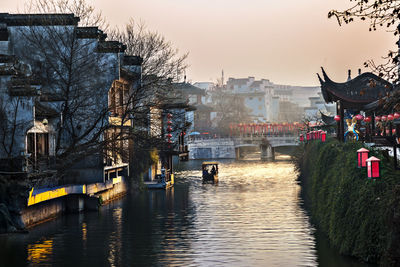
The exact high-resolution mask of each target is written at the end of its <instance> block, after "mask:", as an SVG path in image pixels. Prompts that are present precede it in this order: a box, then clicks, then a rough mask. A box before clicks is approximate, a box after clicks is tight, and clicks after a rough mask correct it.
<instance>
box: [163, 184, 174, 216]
mask: <svg viewBox="0 0 400 267" xmlns="http://www.w3.org/2000/svg"><path fill="white" fill-rule="evenodd" d="M174 190H175V189H174V187H171V188H169V189H167V190H165V197H166V203H167V209H168V212H173V211H174V194H175V191H174Z"/></svg>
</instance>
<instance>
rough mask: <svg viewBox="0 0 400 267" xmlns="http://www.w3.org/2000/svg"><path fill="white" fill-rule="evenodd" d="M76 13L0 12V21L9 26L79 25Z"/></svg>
mask: <svg viewBox="0 0 400 267" xmlns="http://www.w3.org/2000/svg"><path fill="white" fill-rule="evenodd" d="M78 22H79V18H78V17H75V15H74V14H8V13H2V14H0V23H6V24H7V26H56V25H61V26H63V25H78Z"/></svg>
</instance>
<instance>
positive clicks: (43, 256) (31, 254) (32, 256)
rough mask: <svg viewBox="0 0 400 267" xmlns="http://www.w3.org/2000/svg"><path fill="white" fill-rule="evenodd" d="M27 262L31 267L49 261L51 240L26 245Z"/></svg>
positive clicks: (51, 250) (51, 248)
mask: <svg viewBox="0 0 400 267" xmlns="http://www.w3.org/2000/svg"><path fill="white" fill-rule="evenodd" d="M27 250H28V259H27V260H28V261H29V262H30V263H32V264H33V265H37V264H43V263H46V262H48V261H49V259H50V257H51V256H52V254H53V240H52V239H48V240H43V241H40V242H38V243H36V244H28V248H27Z"/></svg>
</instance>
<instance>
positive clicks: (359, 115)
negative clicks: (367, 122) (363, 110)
mask: <svg viewBox="0 0 400 267" xmlns="http://www.w3.org/2000/svg"><path fill="white" fill-rule="evenodd" d="M356 119H357V120H358V121H361V120H363V119H364V116H363V115H361V114H357V115H356Z"/></svg>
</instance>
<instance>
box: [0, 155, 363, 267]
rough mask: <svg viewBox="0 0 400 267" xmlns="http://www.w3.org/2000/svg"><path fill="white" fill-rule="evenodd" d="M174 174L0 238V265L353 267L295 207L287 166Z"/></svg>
mask: <svg viewBox="0 0 400 267" xmlns="http://www.w3.org/2000/svg"><path fill="white" fill-rule="evenodd" d="M200 166H201V161H189V162H186V163H180V164H179V165H178V166H177V169H178V171H177V174H176V185H175V187H174V188H171V189H168V190H166V191H163V190H160V191H148V192H142V193H137V194H135V195H128V196H126V197H125V198H123V199H121V200H118V201H114V202H113V203H111V204H110V205H106V206H103V207H102V208H101V209H100V211H99V212H87V213H82V214H70V215H68V216H64V217H60V218H58V219H56V220H53V221H50V222H47V223H44V224H41V225H39V226H37V227H35V228H33V229H31V231H30V232H29V234H18V235H2V236H0V266H74V267H77V266H354V267H355V266H363V265H362V264H360V263H358V262H357V261H354V260H353V259H349V258H344V257H341V256H339V255H338V254H337V253H336V252H335V251H334V250H333V249H331V248H329V245H328V244H327V242H326V240H325V239H324V237H321V236H320V235H319V234H316V233H315V229H314V227H313V226H312V225H311V224H310V222H309V217H308V215H307V213H306V212H305V211H304V209H303V208H302V200H301V197H300V186H299V185H298V183H297V181H296V174H295V172H294V168H293V165H292V164H291V163H290V161H289V158H288V157H285V156H281V157H278V159H277V161H275V162H261V161H257V160H254V161H253V160H247V161H246V160H245V161H236V162H235V161H222V162H221V164H220V174H219V183H218V184H217V185H213V184H202V179H201V171H200Z"/></svg>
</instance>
